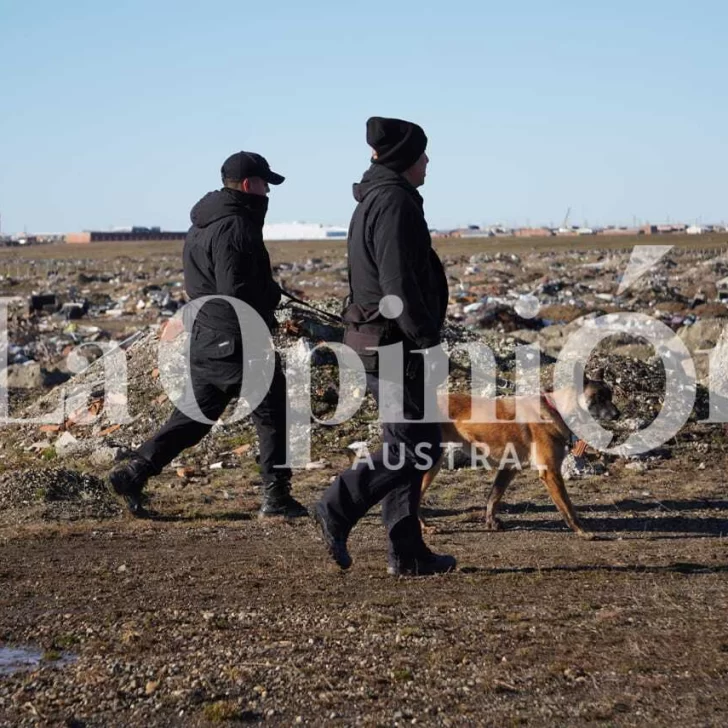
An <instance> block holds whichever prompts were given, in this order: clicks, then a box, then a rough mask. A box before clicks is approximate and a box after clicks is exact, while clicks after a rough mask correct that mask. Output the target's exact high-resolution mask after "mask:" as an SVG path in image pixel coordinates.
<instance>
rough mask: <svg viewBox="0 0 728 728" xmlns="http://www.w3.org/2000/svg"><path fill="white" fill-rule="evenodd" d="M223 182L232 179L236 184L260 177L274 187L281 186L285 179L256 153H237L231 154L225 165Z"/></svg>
mask: <svg viewBox="0 0 728 728" xmlns="http://www.w3.org/2000/svg"><path fill="white" fill-rule="evenodd" d="M220 172H221V173H222V178H223V180H226V179H231V180H233V181H235V182H240V180H244V179H247V178H248V177H260V178H261V179H263V180H265V181H266V182H268V183H270V184H272V185H279V184H280V183H281V182H283V180H285V177H283V176H282V175H280V174H276V173H275V172H274V171H273V170H272V169H271V168H270V165H269V164H268V162H267V160H266V158H265V157H261V156H260V154H256V153H255V152H236V153H235V154H231V155H230V156H229V157H228V158H227V159H226V160H225V162H224V163H223V165H222V169H221V170H220Z"/></svg>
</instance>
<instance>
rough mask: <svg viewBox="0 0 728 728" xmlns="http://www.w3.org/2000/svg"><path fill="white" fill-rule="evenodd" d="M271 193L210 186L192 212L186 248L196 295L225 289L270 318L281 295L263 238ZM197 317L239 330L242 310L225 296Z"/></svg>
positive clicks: (188, 281) (189, 283) (190, 286)
mask: <svg viewBox="0 0 728 728" xmlns="http://www.w3.org/2000/svg"><path fill="white" fill-rule="evenodd" d="M267 209H268V198H267V197H263V196H261V195H249V194H245V193H243V192H239V191H238V190H232V189H228V188H223V189H221V190H215V191H214V192H208V193H207V194H206V195H205V196H204V197H203V198H202V199H201V200H200V201H199V202H198V203H197V204H196V205H195V206H194V207H193V208H192V211H191V213H190V218H191V220H192V227H191V228H190V230H189V232H188V233H187V238H186V239H185V245H184V251H183V254H182V257H183V262H184V276H185V289H186V291H187V295H188V296H189V297H190V299H191V300H193V301H194V300H195V299H197V298H200V297H202V296H213V295H223V296H230V297H231V298H238V299H240V300H241V301H245V302H246V303H248V304H250V306H252V307H253V308H254V309H255V310H256V311H257V312H258V313H259V314H260V315H261V316H262V317H263V319H266V320H269V319H270V318H271V316H272V312H273V309H275V307H276V306H277V305H278V303H279V301H280V299H281V291H280V288H279V286H278V284H277V283H276V282H275V281H274V280H273V274H272V271H271V266H270V258H269V256H268V251H267V250H266V249H265V245H264V244H263V222H264V220H265V214H266V212H267ZM197 322H198V323H200V324H202V325H203V326H206V327H207V328H210V329H215V330H217V331H224V332H226V333H232V334H238V335H239V333H240V324H239V323H238V318H237V315H236V313H235V311H234V309H233V308H232V306H230V305H229V304H227V303H226V302H225V301H210V302H208V303H206V304H205V305H204V306H203V307H202V309H201V310H200V312H199V314H198V316H197Z"/></svg>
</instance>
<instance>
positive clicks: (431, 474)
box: [420, 454, 445, 533]
mask: <svg viewBox="0 0 728 728" xmlns="http://www.w3.org/2000/svg"><path fill="white" fill-rule="evenodd" d="M444 459H445V455H444V454H442V455H440V459H439V460H438V461H437V462H436V463H435V464H434V465H433V466H432V467H431V468H430V469H429V470H428V471H427V472H426V473H425V474H424V475H423V476H422V487H421V488H420V526H421V528H422V532H423V533H435V532H436V531H437V528H436V527H435V526H430V525H428V524H427V523H426V522H425V519H424V518H423V517H422V499H423V498H424V497H425V491H426V490H427V489H428V488H429V487H430V484H431V483H432V481H433V480H434V479H435V478H436V477H437V474H438V473H439V472H440V468H441V467H442V463H443V461H444Z"/></svg>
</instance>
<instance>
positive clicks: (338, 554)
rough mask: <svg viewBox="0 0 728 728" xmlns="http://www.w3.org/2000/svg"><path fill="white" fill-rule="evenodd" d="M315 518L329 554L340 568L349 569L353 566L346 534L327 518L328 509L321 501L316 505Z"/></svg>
mask: <svg viewBox="0 0 728 728" xmlns="http://www.w3.org/2000/svg"><path fill="white" fill-rule="evenodd" d="M313 520H314V522H315V523H316V525H317V526H318V527H319V529H320V531H321V536H322V538H323V540H324V543H325V544H326V550H327V551H328V552H329V556H330V557H331V558H332V559H333V560H334V561H335V562H336V565H337V566H338V567H339V568H340V569H348V568H349V567H350V566H351V556H349V551H348V549H347V548H346V536H345V535H343V534H342V533H341V532H340V531H339V530H338V529H336V528H335V526H334V525H333V524H332V523H331V521H330V520H329V518H327V516H326V510H325V508H324V507H323V506H322V505H321V503H320V502H319V503H317V504H316V505H315V506H314V509H313Z"/></svg>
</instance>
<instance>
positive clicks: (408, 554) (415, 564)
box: [387, 516, 457, 576]
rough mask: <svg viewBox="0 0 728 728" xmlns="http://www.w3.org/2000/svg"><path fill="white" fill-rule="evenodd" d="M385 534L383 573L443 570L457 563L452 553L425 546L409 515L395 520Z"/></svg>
mask: <svg viewBox="0 0 728 728" xmlns="http://www.w3.org/2000/svg"><path fill="white" fill-rule="evenodd" d="M389 538H390V547H389V558H388V565H387V573H389V574H391V575H392V576H431V575H433V574H445V573H447V572H449V571H453V570H454V569H455V567H456V566H457V560H456V559H455V557H454V556H450V555H448V554H436V553H433V552H432V551H430V549H429V548H427V546H426V545H425V542H424V541H423V540H422V530H421V527H420V523H419V521H418V519H417V518H416V517H413V516H409V517H407V518H403V519H402V520H401V521H399V523H397V524H396V525H395V526H394V527H393V528H392V530H391V531H390V533H389Z"/></svg>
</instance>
